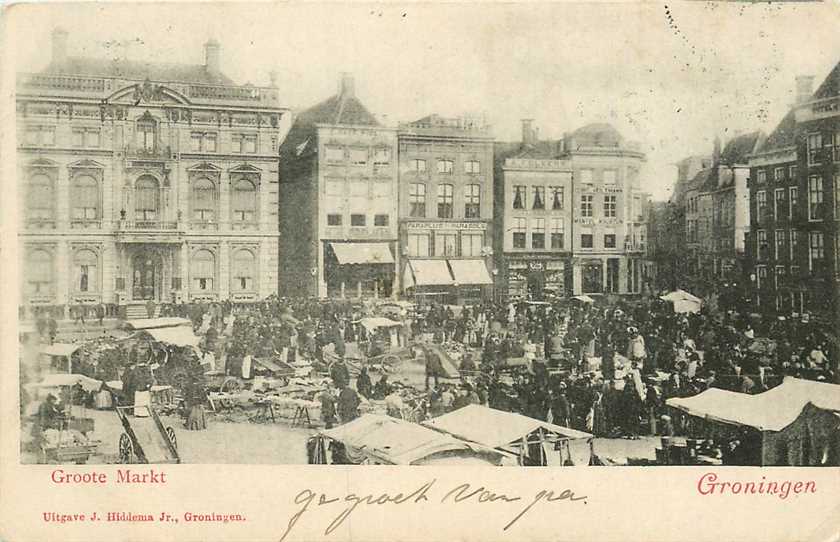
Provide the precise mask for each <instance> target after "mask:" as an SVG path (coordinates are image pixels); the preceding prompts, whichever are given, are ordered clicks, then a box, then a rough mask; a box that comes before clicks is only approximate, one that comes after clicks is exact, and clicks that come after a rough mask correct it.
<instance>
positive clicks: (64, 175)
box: [55, 166, 70, 230]
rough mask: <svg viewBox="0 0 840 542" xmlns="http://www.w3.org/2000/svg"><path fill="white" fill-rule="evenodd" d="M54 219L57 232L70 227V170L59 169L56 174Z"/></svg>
mask: <svg viewBox="0 0 840 542" xmlns="http://www.w3.org/2000/svg"><path fill="white" fill-rule="evenodd" d="M55 189H56V194H55V195H56V209H55V211H56V217H55V219H56V220H55V224H56V228H58V229H59V230H64V229H67V228H69V227H70V170H69V169H68V168H66V167H63V166H62V167H59V168H58V171H57V172H56V184H55Z"/></svg>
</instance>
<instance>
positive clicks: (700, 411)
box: [665, 377, 840, 431]
mask: <svg viewBox="0 0 840 542" xmlns="http://www.w3.org/2000/svg"><path fill="white" fill-rule="evenodd" d="M809 402H810V403H813V404H814V405H815V406H817V407H819V408H822V409H824V410H835V411H840V385H838V384H827V383H821V382H814V381H812V380H802V379H798V378H792V377H786V378H785V379H784V381H783V382H782V383H781V384H780V385H778V386H776V387H775V388H772V389H770V390H768V391H765V392H764V393H759V394H756V395H749V394H745V393H737V392H733V391H726V390H720V389H717V388H711V389H708V390H706V391H704V392H703V393H700V394H697V395H695V396H693V397H672V398H671V399H668V400H667V401H666V402H665V404H667V405H668V406H671V407H674V408H677V409H679V410H682V411H683V412H685V413H687V414H689V415H691V416H695V417H699V418H705V419H708V420H712V421H717V422H721V423H727V424H732V425H743V426H748V427H753V428H755V429H758V430H760V431H781V430H782V429H784V428H785V427H786V426H788V425H790V424H791V423H793V421H794V420H795V419H796V418H797V417H798V416H799V414H800V413H801V412H802V409H803V408H804V407H805V405H806V404H808V403H809Z"/></svg>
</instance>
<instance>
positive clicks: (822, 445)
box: [775, 402, 840, 467]
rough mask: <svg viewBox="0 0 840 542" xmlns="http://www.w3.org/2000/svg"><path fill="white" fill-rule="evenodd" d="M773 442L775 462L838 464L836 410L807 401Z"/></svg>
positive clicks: (838, 415) (839, 422)
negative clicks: (774, 445) (823, 407)
mask: <svg viewBox="0 0 840 542" xmlns="http://www.w3.org/2000/svg"><path fill="white" fill-rule="evenodd" d="M775 443H776V457H775V459H776V461H775V464H777V465H791V466H797V467H798V466H806V467H808V466H815V467H824V466H834V467H837V466H840V412H837V411H834V410H826V409H822V408H819V407H817V406H814V404H813V403H810V402H809V403H808V404H806V405H805V407H804V408H803V409H802V412H801V413H800V414H799V416H798V417H797V418H796V419H795V420H794V421H793V423H791V424H790V425H788V426H787V427H785V428H784V429H782V430H781V431H780V432H779V433H778V435H776V438H775Z"/></svg>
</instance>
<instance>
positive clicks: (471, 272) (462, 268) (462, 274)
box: [449, 260, 493, 285]
mask: <svg viewBox="0 0 840 542" xmlns="http://www.w3.org/2000/svg"><path fill="white" fill-rule="evenodd" d="M449 267H450V268H451V269H452V274H453V275H454V276H455V282H457V283H458V284H469V285H485V284H493V279H492V278H490V273H488V272H487V264H485V263H484V260H449Z"/></svg>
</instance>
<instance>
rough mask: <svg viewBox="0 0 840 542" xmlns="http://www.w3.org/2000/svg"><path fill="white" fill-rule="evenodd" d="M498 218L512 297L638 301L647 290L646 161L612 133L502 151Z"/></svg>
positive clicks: (532, 137)
mask: <svg viewBox="0 0 840 542" xmlns="http://www.w3.org/2000/svg"><path fill="white" fill-rule="evenodd" d="M498 149H499V151H500V152H501V154H500V152H497V159H496V163H497V180H496V184H497V187H499V189H498V190H497V196H496V197H497V213H496V214H497V216H501V218H502V222H503V231H504V236H503V237H501V238H500V239H499V245H501V248H502V252H503V260H504V265H503V267H504V269H505V271H504V272H505V276H506V281H507V283H508V285H509V286H508V288H509V292H508V293H509V295H514V296H515V295H529V296H530V297H532V298H541V297H542V296H543V295H544V294H545V293H548V292H554V293H565V294H574V295H577V294H582V293H587V294H589V293H598V294H602V293H615V294H628V293H631V294H636V293H640V292H641V291H642V289H643V284H644V283H645V282H646V279H647V277H646V272H647V271H646V270H647V266H646V265H645V253H646V242H647V217H646V213H645V208H646V205H647V198H648V196H647V194H645V193H643V192H642V191H641V188H640V178H639V173H640V170H641V166H642V164H643V163H644V161H645V155H644V153H642V152H641V151H640V150H639V148H638V146H637V145H635V144H632V143H628V142H626V141H625V140H624V138H623V137H622V136H621V135H620V134H619V133H618V132H617V131H616V130H615V128H613V127H612V126H610V125H608V124H590V125H588V126H584V127H583V128H580V129H578V130H576V131H574V132H572V133H571V134H567V135H566V136H565V137H564V138H563V139H561V140H559V141H540V140H539V139H538V138H537V137H536V131H535V130H533V128H532V127H531V125H530V122H529V121H525V122H524V124H523V140H522V143H521V144H519V146H518V148H517V147H515V146H511V145H499V146H498Z"/></svg>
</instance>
